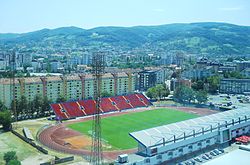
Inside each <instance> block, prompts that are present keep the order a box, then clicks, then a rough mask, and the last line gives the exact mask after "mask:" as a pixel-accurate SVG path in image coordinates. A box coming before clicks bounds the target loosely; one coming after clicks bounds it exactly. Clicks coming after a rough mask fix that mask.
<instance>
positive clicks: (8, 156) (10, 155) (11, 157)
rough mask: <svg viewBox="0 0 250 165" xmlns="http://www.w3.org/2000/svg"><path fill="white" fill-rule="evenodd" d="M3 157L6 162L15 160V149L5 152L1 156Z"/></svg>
mask: <svg viewBox="0 0 250 165" xmlns="http://www.w3.org/2000/svg"><path fill="white" fill-rule="evenodd" d="M3 159H4V160H5V162H6V164H8V163H9V162H10V161H11V160H17V156H16V152H15V151H9V152H6V153H5V154H4V156H3Z"/></svg>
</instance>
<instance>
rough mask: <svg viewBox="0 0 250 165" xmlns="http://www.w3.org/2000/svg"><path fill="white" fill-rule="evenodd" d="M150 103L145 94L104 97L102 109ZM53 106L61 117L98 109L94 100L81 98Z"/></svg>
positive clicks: (126, 107) (84, 113) (143, 105)
mask: <svg viewBox="0 0 250 165" xmlns="http://www.w3.org/2000/svg"><path fill="white" fill-rule="evenodd" d="M149 105H151V103H150V101H149V100H148V99H147V98H146V97H145V96H144V95H143V94H130V95H126V96H114V97H107V98H102V99H101V105H100V110H101V112H102V113H106V112H111V111H122V110H125V109H132V108H137V107H146V106H149ZM51 108H52V109H53V111H54V112H55V114H56V116H57V117H59V118H60V119H70V118H75V117H80V116H87V115H93V114H94V113H95V109H96V107H95V101H94V100H79V101H75V102H64V103H57V104H51Z"/></svg>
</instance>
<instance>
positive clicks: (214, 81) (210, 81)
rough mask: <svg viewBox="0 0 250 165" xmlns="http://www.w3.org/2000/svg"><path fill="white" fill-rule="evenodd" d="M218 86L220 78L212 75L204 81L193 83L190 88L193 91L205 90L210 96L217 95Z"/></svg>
mask: <svg viewBox="0 0 250 165" xmlns="http://www.w3.org/2000/svg"><path fill="white" fill-rule="evenodd" d="M219 85H220V76H218V75H214V76H211V77H208V78H205V79H200V80H197V81H193V84H192V88H193V89H194V90H195V91H200V90H206V91H207V92H209V93H211V94H215V93H217V91H218V89H219Z"/></svg>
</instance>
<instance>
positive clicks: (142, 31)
mask: <svg viewBox="0 0 250 165" xmlns="http://www.w3.org/2000/svg"><path fill="white" fill-rule="evenodd" d="M13 44H15V45H18V44H22V45H28V46H32V47H39V46H45V47H46V45H48V44H49V45H50V47H51V45H52V47H53V46H55V45H56V46H62V47H63V46H65V45H67V46H68V47H70V46H71V45H76V46H92V45H111V46H119V47H128V48H134V47H142V46H143V45H145V44H147V45H151V46H153V47H159V48H163V49H164V50H166V51H168V50H183V51H185V52H188V53H197V54H199V53H209V54H220V55H223V54H227V55H228V54H240V55H244V54H250V27H249V26H238V25H233V24H227V23H212V22H210V23H190V24H168V25H159V26H135V27H98V28H93V29H88V30H86V29H81V28H77V27H62V28H57V29H52V30H50V29H43V30H39V31H35V32H30V33H23V34H0V46H3V45H5V46H6V45H8V46H11V45H13Z"/></svg>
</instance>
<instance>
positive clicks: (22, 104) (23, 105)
mask: <svg viewBox="0 0 250 165" xmlns="http://www.w3.org/2000/svg"><path fill="white" fill-rule="evenodd" d="M28 107H29V106H28V101H27V99H26V97H25V96H21V98H20V100H19V101H16V111H17V114H19V113H22V114H26V113H27V112H28Z"/></svg>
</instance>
